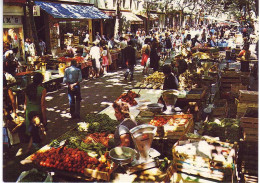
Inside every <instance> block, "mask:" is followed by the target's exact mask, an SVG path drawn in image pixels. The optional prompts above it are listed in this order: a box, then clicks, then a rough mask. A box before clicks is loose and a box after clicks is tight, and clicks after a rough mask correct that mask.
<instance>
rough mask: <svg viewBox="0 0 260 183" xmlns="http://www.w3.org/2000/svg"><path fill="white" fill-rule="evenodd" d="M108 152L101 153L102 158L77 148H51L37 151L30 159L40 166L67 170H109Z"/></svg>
mask: <svg viewBox="0 0 260 183" xmlns="http://www.w3.org/2000/svg"><path fill="white" fill-rule="evenodd" d="M107 157H108V153H105V154H104V155H102V158H103V159H101V158H100V159H99V160H98V159H97V158H94V157H90V156H88V154H87V153H86V152H84V151H80V150H79V149H72V148H67V147H66V146H65V147H64V148H61V147H59V148H51V149H49V150H47V151H44V152H37V153H35V154H33V155H32V156H31V160H32V161H33V162H34V163H35V164H37V165H40V166H44V167H49V168H55V169H58V170H65V171H69V172H78V173H84V168H91V169H96V170H100V171H109V170H110V162H109V161H108V160H107Z"/></svg>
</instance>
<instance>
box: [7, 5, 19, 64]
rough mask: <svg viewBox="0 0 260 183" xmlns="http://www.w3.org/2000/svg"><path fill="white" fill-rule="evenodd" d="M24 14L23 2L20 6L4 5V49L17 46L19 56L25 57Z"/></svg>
mask: <svg viewBox="0 0 260 183" xmlns="http://www.w3.org/2000/svg"><path fill="white" fill-rule="evenodd" d="M23 16H24V11H23V6H22V4H21V5H20V6H19V5H17V6H15V5H9V4H4V6H3V49H4V52H5V51H7V50H9V49H14V48H17V51H18V52H17V55H16V57H17V58H23V59H24V32H23V23H22V22H23V21H22V18H23Z"/></svg>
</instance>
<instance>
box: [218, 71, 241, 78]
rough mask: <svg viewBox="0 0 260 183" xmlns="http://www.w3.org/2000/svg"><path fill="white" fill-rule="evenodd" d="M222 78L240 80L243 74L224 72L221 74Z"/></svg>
mask: <svg viewBox="0 0 260 183" xmlns="http://www.w3.org/2000/svg"><path fill="white" fill-rule="evenodd" d="M220 75H221V78H239V77H240V75H241V72H240V71H238V72H236V71H222V72H221V74H220Z"/></svg>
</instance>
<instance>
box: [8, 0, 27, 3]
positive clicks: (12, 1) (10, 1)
mask: <svg viewBox="0 0 260 183" xmlns="http://www.w3.org/2000/svg"><path fill="white" fill-rule="evenodd" d="M25 2H26V0H4V3H23V4H24V3H25Z"/></svg>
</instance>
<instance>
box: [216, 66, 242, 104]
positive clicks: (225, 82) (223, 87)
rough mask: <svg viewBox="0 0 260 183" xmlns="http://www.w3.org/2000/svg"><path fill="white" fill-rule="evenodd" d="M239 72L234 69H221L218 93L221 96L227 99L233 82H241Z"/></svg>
mask: <svg viewBox="0 0 260 183" xmlns="http://www.w3.org/2000/svg"><path fill="white" fill-rule="evenodd" d="M240 75H241V72H236V71H232V70H231V71H229V70H227V71H222V72H221V78H220V95H221V97H222V98H226V99H228V98H229V97H230V94H231V85H232V84H235V83H241V80H240Z"/></svg>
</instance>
